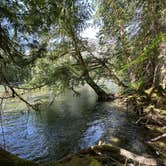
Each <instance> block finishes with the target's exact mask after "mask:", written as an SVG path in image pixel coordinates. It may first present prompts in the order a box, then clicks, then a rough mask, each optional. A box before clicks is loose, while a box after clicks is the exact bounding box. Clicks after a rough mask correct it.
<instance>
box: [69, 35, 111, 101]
mask: <svg viewBox="0 0 166 166" xmlns="http://www.w3.org/2000/svg"><path fill="white" fill-rule="evenodd" d="M72 40H73V44H74V49H75V55H74V56H73V57H74V58H75V59H76V60H77V61H78V62H79V63H80V66H81V69H82V71H83V76H84V79H85V81H86V82H87V84H88V85H89V86H90V87H91V88H92V89H93V90H94V91H95V92H96V94H97V96H98V101H108V100H113V99H114V95H111V94H108V93H106V92H105V91H104V90H103V89H102V88H100V87H99V86H98V85H97V84H96V83H95V81H94V80H93V79H92V78H91V76H90V74H89V70H88V67H87V64H86V63H85V61H84V59H83V57H82V55H81V51H80V48H79V45H78V43H79V41H78V40H77V39H76V37H75V36H74V35H73V37H72Z"/></svg>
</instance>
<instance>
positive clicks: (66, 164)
mask: <svg viewBox="0 0 166 166" xmlns="http://www.w3.org/2000/svg"><path fill="white" fill-rule="evenodd" d="M55 166H102V165H101V163H100V162H99V161H97V160H96V159H95V158H93V157H91V156H84V157H82V156H79V155H75V156H73V157H71V158H70V159H68V160H64V161H62V162H58V163H56V164H55Z"/></svg>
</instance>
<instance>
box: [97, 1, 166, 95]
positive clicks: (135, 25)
mask: <svg viewBox="0 0 166 166" xmlns="http://www.w3.org/2000/svg"><path fill="white" fill-rule="evenodd" d="M98 2H99V3H100V5H98V6H99V8H98V11H97V14H96V16H97V19H98V18H99V19H100V20H102V21H98V24H99V25H100V27H101V30H100V35H99V36H100V43H101V46H102V47H103V48H104V47H105V48H106V49H105V52H107V53H108V52H109V55H108V57H109V58H110V62H111V64H113V67H114V69H115V71H116V73H118V75H119V76H121V78H122V79H123V80H124V81H125V82H126V83H127V84H128V85H129V86H131V87H132V88H134V89H136V90H138V91H139V92H140V93H142V92H144V91H145V89H148V88H150V87H152V86H155V87H159V81H157V80H159V79H158V78H157V76H159V71H157V69H158V62H159V61H158V57H159V52H158V48H159V43H160V42H161V41H163V40H165V39H164V38H165V37H164V36H165V31H164V29H165V28H164V27H165V23H163V18H164V6H165V2H164V1H159V2H156V1H150V0H148V1H146V2H145V1H137V2H135V1H128V0H125V1H102V0H101V1H98ZM101 18H102V19H101ZM99 19H98V20H99ZM157 73H158V74H157Z"/></svg>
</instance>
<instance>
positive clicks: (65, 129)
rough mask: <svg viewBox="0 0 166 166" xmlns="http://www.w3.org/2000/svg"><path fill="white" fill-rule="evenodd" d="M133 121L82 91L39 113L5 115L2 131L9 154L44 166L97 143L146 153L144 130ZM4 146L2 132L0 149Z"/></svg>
mask: <svg viewBox="0 0 166 166" xmlns="http://www.w3.org/2000/svg"><path fill="white" fill-rule="evenodd" d="M132 121H133V120H132V118H131V117H129V116H128V114H127V113H126V111H124V110H123V109H122V108H118V107H116V106H114V105H112V104H111V103H109V102H105V103H97V102H96V98H95V95H94V94H93V93H92V91H88V90H86V89H84V90H83V91H82V93H81V96H79V97H73V96H72V94H71V93H66V94H65V95H62V96H61V97H59V98H57V99H56V100H55V102H54V104H53V106H52V108H49V109H47V110H45V111H42V112H41V113H36V112H30V113H26V112H23V111H12V112H8V113H7V112H6V113H4V114H3V130H4V134H5V144H6V149H7V150H8V151H10V152H12V153H14V154H16V155H17V156H19V157H21V158H26V159H30V160H34V161H37V162H41V163H43V162H48V161H52V160H56V159H60V158H62V157H64V156H66V155H68V154H70V153H74V152H77V151H79V150H80V149H83V148H86V147H88V146H92V145H96V144H97V143H98V141H99V140H102V141H104V142H105V143H111V142H113V141H114V142H117V144H118V145H120V146H121V147H124V148H127V149H129V150H131V151H133V152H136V153H138V154H139V153H141V154H142V153H146V151H147V146H146V145H145V143H144V141H145V140H146V135H147V130H146V129H145V128H143V127H141V126H138V125H136V124H134V123H133V122H132ZM3 143H4V142H3V134H2V128H1V129H0V144H1V146H3Z"/></svg>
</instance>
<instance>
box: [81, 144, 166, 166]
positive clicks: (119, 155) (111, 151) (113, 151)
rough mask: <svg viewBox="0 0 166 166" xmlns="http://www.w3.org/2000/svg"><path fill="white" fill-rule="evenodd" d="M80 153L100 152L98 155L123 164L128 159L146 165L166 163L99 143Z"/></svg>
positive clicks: (165, 162)
mask: <svg viewBox="0 0 166 166" xmlns="http://www.w3.org/2000/svg"><path fill="white" fill-rule="evenodd" d="M80 153H81V154H92V155H93V154H100V156H106V155H107V157H109V156H110V157H111V158H114V159H115V160H116V161H119V162H120V163H123V164H125V163H126V161H127V160H128V159H130V160H133V162H137V163H139V164H144V165H147V166H157V165H158V166H161V165H163V166H164V165H166V160H164V161H161V160H159V159H155V158H147V157H144V156H141V155H137V154H134V153H132V152H130V151H128V150H126V149H123V148H119V147H116V146H112V145H100V146H94V147H91V148H88V149H85V150H82V151H81V152H80Z"/></svg>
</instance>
